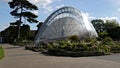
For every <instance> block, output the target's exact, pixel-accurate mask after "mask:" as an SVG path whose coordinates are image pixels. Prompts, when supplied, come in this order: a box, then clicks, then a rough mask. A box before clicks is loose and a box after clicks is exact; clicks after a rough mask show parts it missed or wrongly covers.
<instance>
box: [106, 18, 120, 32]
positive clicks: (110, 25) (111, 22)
mask: <svg viewBox="0 0 120 68" xmlns="http://www.w3.org/2000/svg"><path fill="white" fill-rule="evenodd" d="M105 27H106V30H107V31H108V30H109V29H112V28H115V27H119V24H118V22H117V21H116V20H107V21H106V23H105Z"/></svg>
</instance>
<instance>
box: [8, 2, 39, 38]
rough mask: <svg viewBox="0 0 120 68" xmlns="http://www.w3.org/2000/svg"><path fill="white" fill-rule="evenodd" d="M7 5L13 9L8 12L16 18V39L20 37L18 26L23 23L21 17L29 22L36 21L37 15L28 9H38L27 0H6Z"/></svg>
mask: <svg viewBox="0 0 120 68" xmlns="http://www.w3.org/2000/svg"><path fill="white" fill-rule="evenodd" d="M8 4H9V6H10V8H11V9H13V11H11V12H10V14H11V15H12V16H14V17H15V18H17V19H18V20H16V22H14V24H15V25H17V26H18V39H19V38H20V26H21V24H22V23H23V20H22V19H23V18H24V19H26V20H27V21H28V22H30V23H37V22H38V21H37V20H36V18H37V15H35V14H33V13H32V12H30V10H38V8H37V6H35V5H33V4H32V3H30V2H29V1H27V0H12V1H11V2H8ZM11 24H12V23H11Z"/></svg>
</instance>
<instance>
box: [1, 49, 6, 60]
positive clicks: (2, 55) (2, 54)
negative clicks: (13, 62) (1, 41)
mask: <svg viewBox="0 0 120 68" xmlns="http://www.w3.org/2000/svg"><path fill="white" fill-rule="evenodd" d="M4 56H5V54H4V50H3V48H2V47H0V59H3V58H4Z"/></svg>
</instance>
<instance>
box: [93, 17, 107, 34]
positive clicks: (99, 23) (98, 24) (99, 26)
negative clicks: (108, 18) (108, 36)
mask: <svg viewBox="0 0 120 68" xmlns="http://www.w3.org/2000/svg"><path fill="white" fill-rule="evenodd" d="M91 23H92V24H93V26H94V28H95V29H96V31H97V33H100V32H104V31H105V24H104V21H103V20H101V19H95V20H92V21H91Z"/></svg>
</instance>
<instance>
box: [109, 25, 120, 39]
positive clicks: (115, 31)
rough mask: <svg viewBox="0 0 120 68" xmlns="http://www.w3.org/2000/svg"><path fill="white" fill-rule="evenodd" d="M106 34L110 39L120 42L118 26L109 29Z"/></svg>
mask: <svg viewBox="0 0 120 68" xmlns="http://www.w3.org/2000/svg"><path fill="white" fill-rule="evenodd" d="M108 33H109V36H110V37H111V38H113V39H116V40H120V26H119V27H115V28H111V29H109V30H108Z"/></svg>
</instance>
